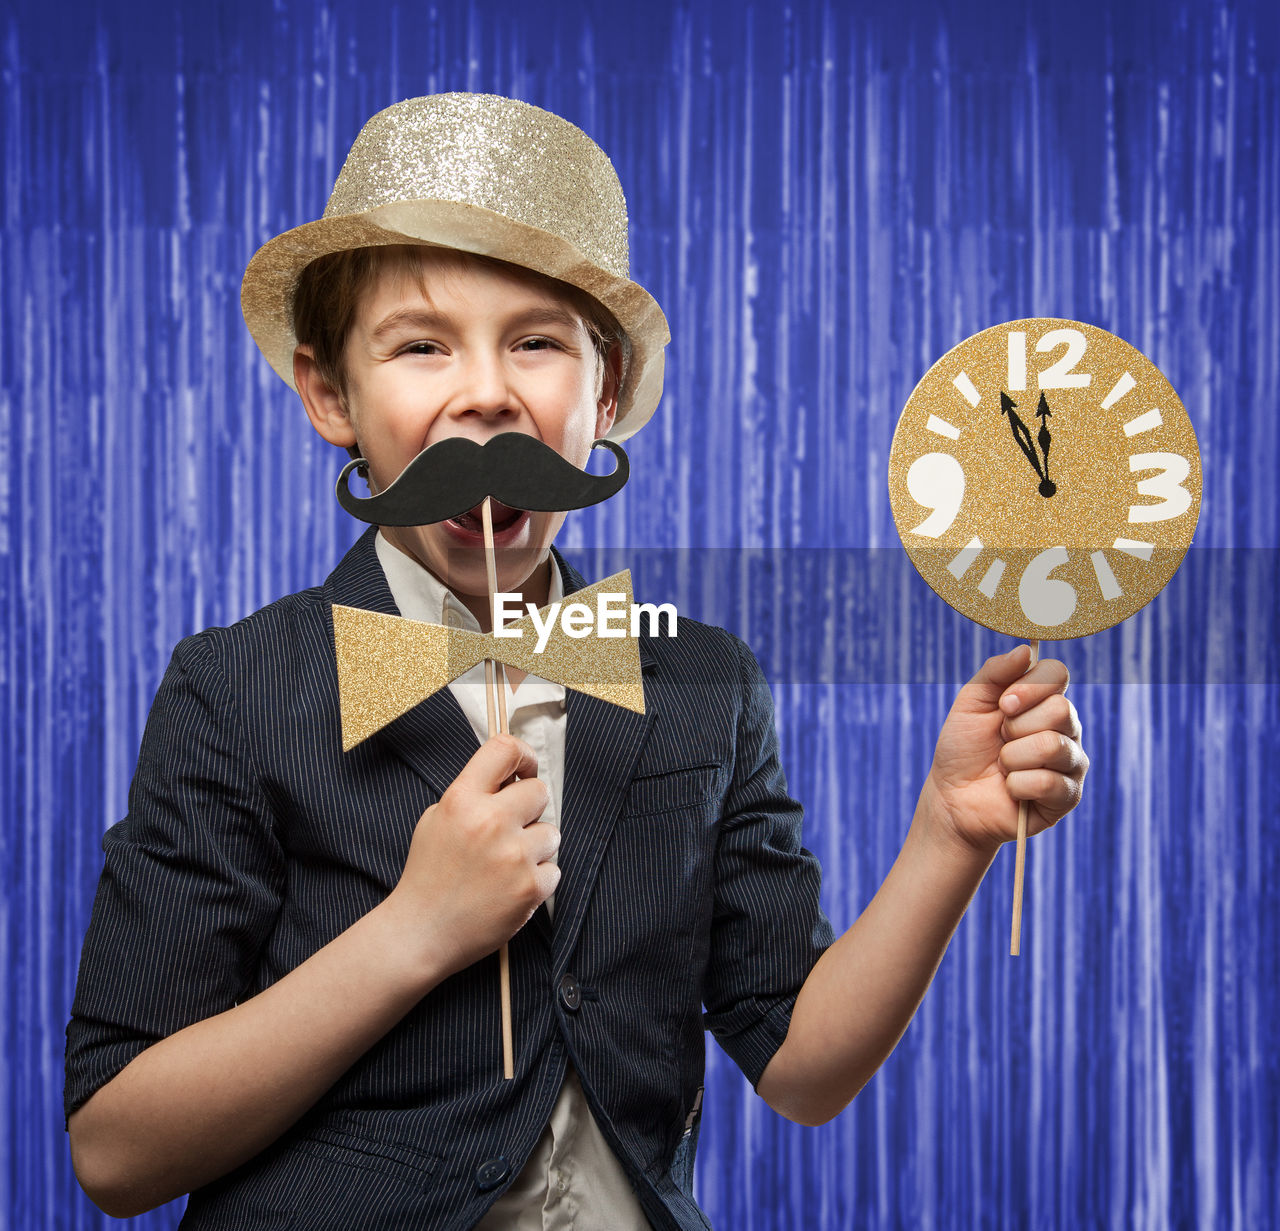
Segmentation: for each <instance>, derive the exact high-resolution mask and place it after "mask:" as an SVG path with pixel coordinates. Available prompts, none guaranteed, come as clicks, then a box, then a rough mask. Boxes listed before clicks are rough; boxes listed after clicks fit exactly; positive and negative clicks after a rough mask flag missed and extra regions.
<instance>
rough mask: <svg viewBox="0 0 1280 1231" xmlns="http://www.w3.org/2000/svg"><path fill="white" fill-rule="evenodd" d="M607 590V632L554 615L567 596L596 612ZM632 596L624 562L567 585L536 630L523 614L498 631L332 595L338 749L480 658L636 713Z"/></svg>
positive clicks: (640, 698) (639, 706)
mask: <svg viewBox="0 0 1280 1231" xmlns="http://www.w3.org/2000/svg"><path fill="white" fill-rule="evenodd" d="M606 595H607V596H610V597H611V598H612V597H616V596H621V598H622V599H623V600H624V603H625V608H624V611H623V612H621V613H620V612H619V610H618V607H617V606H616V605H615V606H613V608H612V618H611V620H610V621H609V623H610V625H611V626H614V627H612V628H611V631H610V633H609V634H608V635H605V636H601V635H599V633H598V632H597V629H596V628H595V627H591V628H587V629H578V630H576V632H575V633H572V634H571V633H570V632H568V631H566V628H565V626H564V623H563V620H562V619H561V617H562V616H563V615H564V613H565V610H566V609H567V608H568V607H569V606H571V605H576V604H583V605H584V606H585V607H586V608H587V609H588V610H589V611H590V612H591V613H592V620H593V622H594V621H595V619H596V612H597V611H599V610H600V608H599V600H600V599H601V598H602V597H603V596H606ZM631 599H632V595H631V572H630V570H629V569H624V570H623V571H622V572H621V573H615V574H614V575H613V576H612V577H606V578H605V579H604V580H603V581H598V582H596V583H595V585H592V586H588V587H587V588H586V589H585V590H579V591H577V592H576V593H574V594H572V595H566V596H565V599H564V601H563V602H562V603H561V604H560V608H559V610H558V611H557V610H555V608H553V607H543V608H542V609H541V610H540V611H539V613H538V624H541V625H542V631H540V630H539V626H538V624H535V622H534V618H533V616H532V615H527V616H524V617H523V618H521V619H519V620H513V621H512V622H511V623H509V624H506V625H504V627H503V632H504V634H519V635H504V636H501V637H498V636H495V635H494V634H493V633H477V632H472V631H470V630H467V629H458V628H447V627H446V626H445V625H443V624H426V623H423V622H422V621H419V620H406V619H403V618H402V617H400V616H390V615H383V614H382V613H381V612H377V611H365V610H363V609H362V608H358V607H343V606H339V605H337V604H335V605H334V608H333V636H334V644H335V648H336V652H337V664H338V701H339V711H340V714H341V719H342V750H343V751H344V752H347V751H350V749H352V748H354V747H355V746H356V745H357V744H359V743H361V742H362V741H363V740H366V739H368V737H369V736H370V735H372V734H374V732H376V731H380V730H381V729H382V728H383V727H385V726H386V725H387V724H388V723H390V722H392V721H394V720H395V719H396V718H399V717H400V715H401V714H404V713H406V712H407V711H408V710H411V709H412V708H413V707H414V706H415V705H417V704H418V703H419V702H420V701H424V700H425V699H426V698H427V697H429V696H431V695H432V694H433V693H435V692H438V691H439V690H440V689H441V688H444V687H445V686H446V685H447V684H449V683H450V682H451V681H453V680H456V679H457V678H458V677H459V676H460V675H463V674H465V673H466V672H467V671H470V670H471V668H472V667H474V666H476V665H477V664H478V663H481V662H484V661H485V660H486V659H489V660H493V661H496V662H500V663H503V664H505V665H506V666H508V667H515V668H517V669H518V670H520V671H524V672H526V673H527V674H529V675H536V676H540V677H541V678H543V679H546V680H551V681H552V682H553V683H556V684H563V685H564V686H565V687H566V688H572V689H573V690H574V691H575V692H581V693H586V694H587V695H588V696H592V697H598V698H599V699H600V700H602V701H609V702H611V703H612V704H614V705H621V706H623V707H624V708H626V709H629V710H633V711H635V712H636V713H638V714H643V713H644V687H643V684H642V682H641V676H640V650H639V646H638V645H637V643H636V640H635V638H634V637H632V636H630V635H629V628H630V624H629V620H630V613H631ZM553 613H554V615H555V616H556V619H555V620H551V616H552V614H553ZM620 614H623V615H625V617H626V621H627V622H626V625H625V630H624V629H619V628H617V627H616V625H617V624H619V623H621V622H622V621H620V620H619V618H618V617H619V615H620ZM548 624H549V627H548ZM542 638H545V644H544V645H543V648H542V650H541V651H539V650H538V648H537V647H538V645H539V641H540V639H542Z"/></svg>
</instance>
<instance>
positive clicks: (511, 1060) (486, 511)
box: [480, 496, 515, 1081]
mask: <svg viewBox="0 0 1280 1231" xmlns="http://www.w3.org/2000/svg"><path fill="white" fill-rule="evenodd" d="M480 521H481V525H482V526H483V527H484V564H485V572H486V574H487V578H488V583H489V628H490V630H492V629H495V628H497V626H498V619H497V615H498V613H497V600H496V599H495V597H494V596H495V594H496V593H497V589H498V569H497V564H496V562H495V561H494V548H493V509H492V507H491V504H490V500H489V497H488V496H486V497H485V498H484V504H482V505H481V506H480ZM484 683H485V689H484V691H485V699H486V701H487V702H488V710H489V715H488V717H489V735H490V736H492V735H493V734H494V726H495V721H494V718H495V715H494V711H493V700H494V695H495V694H496V695H497V698H498V712H497V715H496V717H497V722H496V726H497V730H498V733H499V734H503V735H505V734H506V732H507V673H506V672H505V671H504V670H503V669H502V664H501V663H495V662H494V661H493V659H492V658H486V659H485V660H484ZM498 985H499V994H500V995H501V998H502V1075H503V1077H505V1078H506V1079H507V1080H508V1081H510V1080H511V1079H512V1078H513V1077H514V1076H515V1046H514V1044H513V1043H512V1038H511V959H510V956H509V955H508V953H507V942H506V941H505V940H504V941H503V942H502V947H501V948H500V949H499V950H498Z"/></svg>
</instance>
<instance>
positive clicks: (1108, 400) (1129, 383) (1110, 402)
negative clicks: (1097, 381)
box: [1102, 372, 1138, 410]
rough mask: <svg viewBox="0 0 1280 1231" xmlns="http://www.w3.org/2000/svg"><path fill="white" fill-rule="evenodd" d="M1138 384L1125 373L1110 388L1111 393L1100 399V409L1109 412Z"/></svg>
mask: <svg viewBox="0 0 1280 1231" xmlns="http://www.w3.org/2000/svg"><path fill="white" fill-rule="evenodd" d="M1137 383H1138V382H1137V381H1136V380H1134V379H1133V377H1132V376H1130V375H1129V373H1128V372H1126V373H1125V374H1124V375H1123V376H1122V377H1120V379H1119V380H1118V381H1116V383H1115V384H1114V385H1112V386H1111V392H1110V393H1108V394H1107V396H1106V397H1104V398H1103V399H1102V409H1103V410H1110V409H1111V408H1112V407H1113V406H1114V405H1115V404H1116V403H1117V402H1118V401H1119V400H1120V399H1121V398H1122V397H1124V395H1125V394H1126V393H1128V392H1129V390H1130V389H1132V388H1133V387H1134V385H1136V384H1137Z"/></svg>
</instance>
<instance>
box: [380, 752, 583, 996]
mask: <svg viewBox="0 0 1280 1231" xmlns="http://www.w3.org/2000/svg"><path fill="white" fill-rule="evenodd" d="M537 773H538V759H537V757H536V756H535V755H534V753H533V750H532V749H531V748H530V747H529V745H528V744H526V743H524V742H523V741H522V740H518V739H516V738H515V736H512V735H495V736H494V737H493V738H492V739H488V740H486V741H485V742H484V744H482V745H481V747H480V749H479V751H478V752H476V754H475V755H474V756H473V757H472V758H471V760H470V761H468V762H467V764H466V765H465V766H464V767H463V770H462V772H461V773H460V774H459V775H458V776H457V778H456V779H454V781H453V784H452V785H451V786H450V787H449V789H448V790H447V791H445V793H444V795H443V796H442V797H441V799H440V802H439V803H437V804H432V806H431V807H430V808H428V809H427V810H426V811H425V812H424V813H423V814H422V816H421V818H420V819H419V821H418V825H417V828H416V829H415V830H414V833H413V839H412V841H411V842H410V844H409V856H408V858H407V859H406V860H405V865H404V872H403V873H402V874H401V876H400V881H399V883H398V884H397V885H396V887H395V889H394V890H392V892H391V894H390V895H389V896H388V898H387V900H386V903H385V906H386V907H387V908H388V909H389V910H391V911H393V912H395V913H396V914H397V915H398V917H399V919H400V922H401V925H402V927H403V928H404V930H405V932H406V933H407V937H408V939H409V941H410V943H411V945H412V947H413V949H414V951H416V952H417V953H419V954H421V956H422V958H423V963H424V970H430V971H432V972H433V973H434V974H435V976H436V977H437V978H445V977H447V976H448V975H451V974H454V973H455V972H457V971H459V970H462V969H464V968H465V967H467V966H470V965H471V964H472V963H473V962H476V961H479V959H480V958H482V957H486V956H488V955H489V954H490V953H493V952H494V951H495V950H496V949H497V948H498V947H499V946H500V945H501V944H502V943H503V942H504V941H507V940H510V939H511V937H512V936H514V935H515V934H516V932H518V931H519V930H520V929H521V928H522V927H523V926H524V925H525V924H526V923H527V922H528V921H529V919H530V918H531V916H532V915H533V913H534V911H536V910H537V909H538V907H539V906H540V905H542V903H543V902H545V901H546V900H547V898H548V897H550V896H551V894H552V893H554V892H555V888H556V885H557V884H558V883H559V880H560V869H559V868H558V867H557V866H556V865H555V864H554V863H550V862H548V861H549V860H550V859H552V857H553V856H554V855H555V853H556V851H557V850H558V849H559V846H560V831H559V830H558V829H557V828H556V827H555V826H554V825H548V824H545V823H543V822H541V821H539V820H538V818H539V817H540V816H541V815H542V813H543V812H544V811H545V810H546V807H547V804H548V802H549V801H550V795H549V793H548V790H547V785H546V783H544V782H542V781H541V780H540V779H539V778H538V777H537ZM513 774H515V775H518V781H515V782H512V781H511V780H510V779H511V776H512V775H513ZM504 783H505V784H506V785H504Z"/></svg>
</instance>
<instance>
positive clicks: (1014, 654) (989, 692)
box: [956, 643, 1031, 712]
mask: <svg viewBox="0 0 1280 1231" xmlns="http://www.w3.org/2000/svg"><path fill="white" fill-rule="evenodd" d="M1030 666H1031V647H1030V646H1029V645H1027V644H1025V643H1024V644H1022V645H1016V646H1014V647H1013V649H1011V650H1010V651H1009V652H1008V653H1007V654H997V655H996V656H995V657H994V658H988V659H987V661H986V662H984V663H983V664H982V666H981V667H979V668H978V672H977V674H976V675H975V676H974V677H973V679H971V680H970V681H969V682H968V683H967V684H966V685H965V686H964V687H963V688H962V689H961V690H960V693H959V695H958V696H957V697H956V707H957V708H959V709H967V710H970V711H982V712H986V711H989V710H994V709H996V708H997V707H998V706H999V704H1000V698H1001V696H1003V695H1004V690H1005V689H1006V688H1008V687H1009V685H1010V684H1012V683H1013V682H1014V680H1016V679H1017V678H1018V677H1019V676H1021V675H1024V674H1025V673H1026V671H1027V669H1028V668H1029V667H1030Z"/></svg>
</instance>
